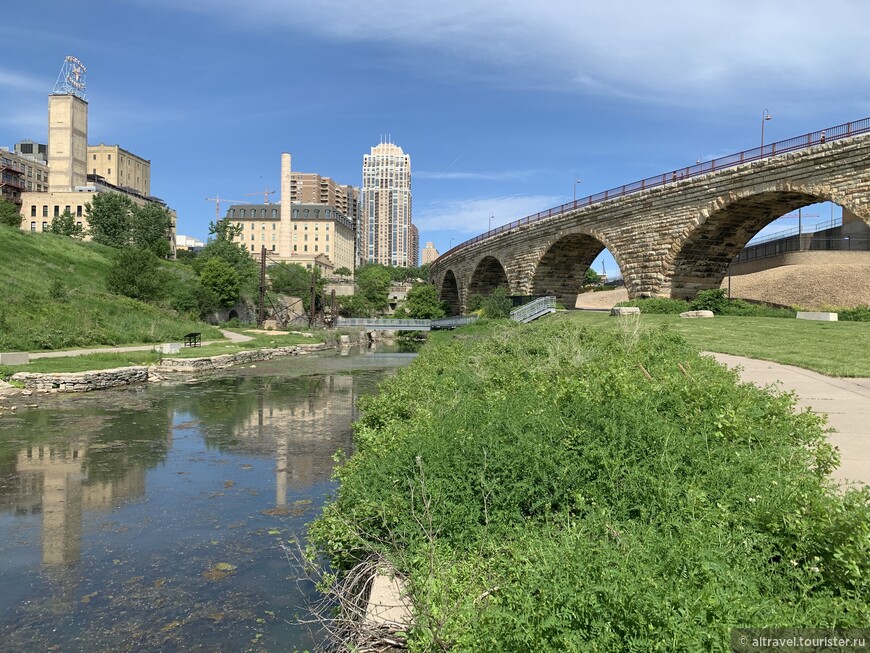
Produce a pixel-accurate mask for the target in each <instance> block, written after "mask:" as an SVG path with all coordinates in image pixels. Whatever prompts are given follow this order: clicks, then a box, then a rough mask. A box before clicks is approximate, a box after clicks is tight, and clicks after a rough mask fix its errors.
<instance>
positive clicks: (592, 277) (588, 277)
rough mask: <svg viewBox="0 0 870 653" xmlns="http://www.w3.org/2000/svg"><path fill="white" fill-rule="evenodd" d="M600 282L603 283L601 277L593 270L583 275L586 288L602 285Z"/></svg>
mask: <svg viewBox="0 0 870 653" xmlns="http://www.w3.org/2000/svg"><path fill="white" fill-rule="evenodd" d="M600 281H601V277H600V276H599V274H598V273H597V272H596V271H595V270H593V269H592V268H588V269H587V270H586V274H584V275H583V285H584V286H597V285H598V284H599V283H600Z"/></svg>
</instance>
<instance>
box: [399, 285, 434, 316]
mask: <svg viewBox="0 0 870 653" xmlns="http://www.w3.org/2000/svg"><path fill="white" fill-rule="evenodd" d="M445 315H447V310H446V309H445V306H444V302H442V301H441V300H439V299H438V290H437V289H436V288H435V286H433V285H432V284H430V283H419V284H416V285H415V286H414V287H413V288H411V289H410V290H409V291H408V293H407V295H405V301H404V303H403V304H402V305H401V306H399V307H398V308H397V309H396V313H395V317H400V318H401V317H408V318H413V319H419V320H427V319H428V320H437V319H438V318H439V317H444V316H445Z"/></svg>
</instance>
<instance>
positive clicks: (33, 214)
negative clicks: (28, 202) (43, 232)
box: [30, 204, 36, 218]
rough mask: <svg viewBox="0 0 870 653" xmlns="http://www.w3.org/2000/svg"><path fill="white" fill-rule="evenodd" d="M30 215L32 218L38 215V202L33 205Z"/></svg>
mask: <svg viewBox="0 0 870 653" xmlns="http://www.w3.org/2000/svg"><path fill="white" fill-rule="evenodd" d="M30 217H31V218H35V217H36V204H34V205H33V206H31V207H30Z"/></svg>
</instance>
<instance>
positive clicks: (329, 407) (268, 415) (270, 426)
mask: <svg viewBox="0 0 870 653" xmlns="http://www.w3.org/2000/svg"><path fill="white" fill-rule="evenodd" d="M301 381H302V382H304V383H305V384H306V386H304V387H303V388H298V389H297V392H296V393H293V394H292V395H288V393H287V392H286V391H285V390H286V389H284V388H282V389H281V390H278V389H276V388H270V387H268V386H266V385H265V384H264V385H261V386H260V387H258V388H257V404H256V406H255V408H254V410H253V411H252V413H251V415H250V416H249V417H248V418H247V419H245V420H243V421H242V423H241V424H240V425H239V426H238V427H237V429H236V431H235V436H236V438H237V439H238V446H239V447H241V448H242V449H245V450H252V451H257V452H262V453H267V452H268V453H274V455H275V458H276V459H275V466H276V471H275V474H276V478H275V486H276V488H275V495H276V496H275V503H276V504H277V505H284V503H286V497H287V489H288V487H303V486H307V485H311V484H313V483H316V482H320V481H326V480H328V479H329V477H330V475H331V473H332V466H333V460H332V455H333V453H334V452H335V451H336V449H345V450H347V449H349V448H350V446H351V444H352V437H351V424H352V422H353V420H354V418H355V416H356V408H355V407H356V400H357V391H356V390H355V389H354V377H353V376H352V375H350V374H340V375H327V376H322V377H321V376H318V377H311V378H305V379H301ZM303 389H307V392H304V393H300V392H298V390H303ZM300 395H301V396H300Z"/></svg>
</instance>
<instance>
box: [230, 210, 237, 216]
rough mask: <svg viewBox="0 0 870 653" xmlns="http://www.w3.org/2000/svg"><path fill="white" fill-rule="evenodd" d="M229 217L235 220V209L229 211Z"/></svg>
mask: <svg viewBox="0 0 870 653" xmlns="http://www.w3.org/2000/svg"><path fill="white" fill-rule="evenodd" d="M230 217H231V218H235V217H236V210H235V209H230Z"/></svg>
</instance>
